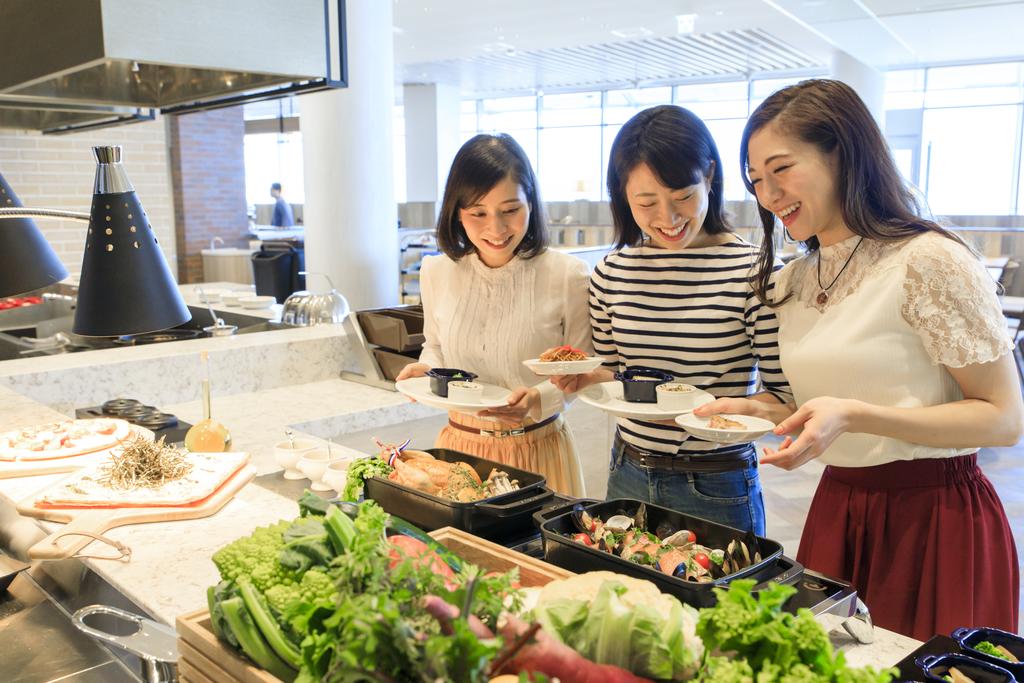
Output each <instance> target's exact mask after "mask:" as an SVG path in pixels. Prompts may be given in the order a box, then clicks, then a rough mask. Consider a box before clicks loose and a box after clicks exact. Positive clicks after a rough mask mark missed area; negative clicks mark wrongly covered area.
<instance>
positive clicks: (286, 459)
mask: <svg viewBox="0 0 1024 683" xmlns="http://www.w3.org/2000/svg"><path fill="white" fill-rule="evenodd" d="M318 445H319V444H318V443H317V442H316V441H313V440H312V439H303V438H301V437H300V438H298V439H293V440H292V441H279V442H278V443H276V444H274V462H276V463H277V464H278V465H280V466H281V467H283V468H284V478H285V479H305V478H306V475H304V474H303V473H302V472H300V471H299V470H298V467H297V465H298V464H299V458H301V457H302V456H303V455H304V454H305V453H308V452H309V451H311V450H313V449H314V448H316V447H317V446H318Z"/></svg>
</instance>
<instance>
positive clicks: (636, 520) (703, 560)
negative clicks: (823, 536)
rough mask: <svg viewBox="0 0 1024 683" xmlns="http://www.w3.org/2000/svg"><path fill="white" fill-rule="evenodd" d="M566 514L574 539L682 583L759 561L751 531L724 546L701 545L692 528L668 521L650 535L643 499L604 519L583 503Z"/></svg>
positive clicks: (707, 579) (706, 580)
mask: <svg viewBox="0 0 1024 683" xmlns="http://www.w3.org/2000/svg"><path fill="white" fill-rule="evenodd" d="M570 514H571V515H572V520H573V523H574V525H575V526H576V528H577V531H576V532H575V533H572V534H566V535H567V536H568V537H569V538H571V539H572V540H574V541H576V542H577V543H581V544H583V545H585V546H588V547H592V548H596V549H598V550H602V551H604V552H607V553H611V554H612V555H617V556H619V557H621V558H622V559H624V560H628V561H630V562H633V563H635V564H640V565H645V566H648V567H651V568H652V569H655V570H657V571H660V572H661V573H663V574H668V575H669V576H675V577H677V578H680V579H683V580H685V581H694V582H697V583H710V582H712V581H714V580H715V579H719V578H722V577H724V576H729V575H730V574H735V573H736V572H738V571H740V570H741V569H745V568H747V567H749V566H751V565H754V564H757V563H759V562H760V561H761V554H760V552H759V550H758V548H759V544H758V542H757V537H756V536H754V535H753V534H751V533H748V534H747V535H746V536H744V537H743V538H734V539H732V540H731V541H730V542H729V544H728V545H727V546H726V547H725V548H709V547H707V546H704V545H700V544H699V543H697V535H696V534H694V533H693V532H692V531H689V530H687V529H677V528H675V527H674V526H672V525H671V524H670V523H668V522H667V521H666V522H662V523H661V524H659V525H658V527H657V528H656V529H655V531H654V533H651V532H650V531H648V529H647V506H646V505H644V504H642V503H641V504H640V507H639V508H638V509H637V512H636V514H634V515H632V516H630V515H626V514H624V513H620V514H617V515H612V516H611V517H609V518H608V519H605V520H602V519H601V518H600V517H595V516H593V515H591V514H590V513H589V512H587V510H586V508H585V507H584V506H583V504H582V503H577V504H576V505H575V506H573V511H572V513H570Z"/></svg>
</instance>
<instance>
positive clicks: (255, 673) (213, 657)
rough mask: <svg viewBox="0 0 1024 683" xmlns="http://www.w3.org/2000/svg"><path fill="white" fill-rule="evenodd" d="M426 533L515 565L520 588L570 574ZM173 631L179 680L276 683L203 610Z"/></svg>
mask: <svg viewBox="0 0 1024 683" xmlns="http://www.w3.org/2000/svg"><path fill="white" fill-rule="evenodd" d="M430 535H431V536H433V537H434V538H435V539H436V540H437V542H438V543H440V544H441V545H443V546H445V547H446V548H448V549H449V550H451V551H452V552H454V553H455V554H456V555H458V556H459V557H461V558H462V559H464V560H466V561H467V562H471V563H473V564H475V565H477V566H478V567H480V568H481V569H486V570H487V571H492V572H495V571H496V572H503V571H508V570H509V569H512V568H513V567H519V580H520V583H521V584H522V585H523V586H525V587H530V586H544V585H546V584H547V583H548V582H549V581H553V580H555V579H565V578H568V577H570V576H574V574H573V573H572V572H570V571H567V570H565V569H562V568H561V567H556V566H554V565H551V564H548V563H547V562H543V561H541V560H538V559H536V558H533V557H530V556H529V555H524V554H523V553H518V552H515V551H514V550H509V549H508V548H505V547H503V546H500V545H498V544H497V543H491V542H490V541H485V540H484V539H482V538H478V537H476V536H474V535H472V534H469V533H466V532H465V531H460V530H458V529H453V528H451V527H445V528H443V529H438V530H437V531H432V532H431V533H430ZM177 629H178V653H179V655H180V657H179V659H178V671H179V673H180V674H181V675H182V680H184V681H192V682H193V683H207V681H216V682H217V683H281V679H279V678H277V677H276V676H273V675H271V674H270V673H269V672H267V671H264V670H263V669H260V668H258V667H256V666H253V665H252V664H250V663H249V662H248V661H247V660H245V659H242V658H241V657H240V656H239V655H238V654H237V653H236V652H235V651H234V650H232V649H230V648H229V647H227V646H226V645H224V644H223V643H221V642H220V641H219V640H217V636H215V635H213V630H212V629H211V627H210V613H209V611H207V610H206V609H201V610H199V611H196V612H191V613H189V614H185V615H182V616H180V617H178V619H177Z"/></svg>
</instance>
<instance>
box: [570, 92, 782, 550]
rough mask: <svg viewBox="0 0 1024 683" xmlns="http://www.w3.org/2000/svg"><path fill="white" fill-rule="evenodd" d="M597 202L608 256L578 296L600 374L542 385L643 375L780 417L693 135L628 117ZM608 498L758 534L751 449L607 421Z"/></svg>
mask: <svg viewBox="0 0 1024 683" xmlns="http://www.w3.org/2000/svg"><path fill="white" fill-rule="evenodd" d="M608 194H609V196H610V198H611V211H612V217H613V220H614V224H615V247H616V248H615V250H614V251H613V252H612V253H611V254H609V255H608V256H606V257H605V259H604V261H603V262H602V263H601V264H600V265H599V266H598V267H597V268H596V269H595V270H594V274H593V276H592V278H591V283H590V311H591V321H592V325H593V333H594V348H595V350H596V351H597V353H598V354H599V355H600V356H602V357H603V359H604V363H603V367H602V368H600V369H598V370H595V371H594V372H592V373H588V374H586V375H574V376H565V377H557V378H554V379H553V380H552V381H553V382H555V383H556V384H557V385H558V386H559V387H560V388H562V389H563V390H564V391H567V392H574V391H578V390H580V389H583V388H584V387H586V386H589V385H591V384H594V383H597V382H606V381H611V380H612V379H613V375H614V371H621V370H626V369H627V368H631V367H650V368H656V369H658V370H663V371H665V372H668V373H671V374H672V375H673V376H674V377H675V378H676V379H677V380H678V381H680V382H684V383H687V384H692V385H694V386H696V387H697V388H699V389H703V390H705V391H708V392H710V393H712V394H713V395H715V396H748V395H753V396H752V398H753V400H755V401H758V402H763V403H759V404H760V405H764V406H765V410H772V409H776V410H777V409H780V408H782V404H783V403H784V402H786V401H789V400H791V395H790V392H789V387H788V386H787V384H786V381H785V378H784V377H783V376H782V373H781V372H780V370H779V357H778V349H777V346H776V332H777V327H778V326H777V323H776V320H775V316H774V314H772V312H771V310H770V309H768V308H767V307H765V306H763V305H762V304H761V302H760V301H759V300H758V298H757V297H756V296H755V295H754V292H753V290H752V289H751V288H750V282H749V277H750V273H751V268H752V266H753V263H754V260H755V254H756V253H757V249H756V247H754V246H753V245H751V244H748V243H747V242H744V241H743V240H742V239H740V238H739V237H738V236H736V234H735V233H733V232H732V230H731V229H730V227H729V224H728V222H727V220H726V217H725V208H724V205H725V202H724V198H723V180H722V161H721V158H720V157H719V154H718V148H717V146H716V145H715V141H714V139H713V138H712V137H711V132H710V131H709V130H708V128H707V126H705V125H704V122H703V121H701V120H700V119H699V118H698V117H697V116H695V115H694V114H693V113H692V112H690V111H688V110H686V109H683V108H682V107H676V106H672V105H665V106H660V107H653V108H651V109H646V110H644V111H642V112H640V113H638V114H637V115H636V116H634V117H633V118H632V119H630V120H629V121H628V122H627V123H626V125H624V126H623V127H622V130H621V131H620V132H619V134H618V135H617V136H616V138H615V142H614V143H613V144H612V149H611V156H610V159H609V162H608ZM759 382H760V383H762V384H763V390H760V391H759ZM784 414H788V411H785V413H784ZM608 497H609V498H636V499H639V500H645V501H648V502H651V503H654V504H656V505H662V506H664V507H668V508H671V509H674V510H678V511H680V512H683V513H685V514H689V515H694V516H697V517H703V518H706V519H710V520H712V521H715V522H719V523H722V524H726V525H728V526H732V527H735V528H737V529H744V530H750V531H754V532H755V533H758V534H762V535H763V534H764V531H765V518H764V501H763V498H762V495H761V482H760V479H759V478H758V473H757V458H756V456H755V453H754V447H753V445H752V444H750V443H738V444H731V445H724V446H720V445H718V444H713V443H709V442H707V441H701V440H700V439H697V438H694V437H692V436H690V435H689V434H687V433H686V432H685V431H683V430H682V428H680V427H679V426H678V425H676V423H675V422H672V421H668V422H661V421H652V420H632V419H621V418H620V419H619V420H618V428H617V430H616V432H615V441H614V446H613V448H612V457H611V470H610V473H609V476H608Z"/></svg>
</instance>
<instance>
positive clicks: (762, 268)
mask: <svg viewBox="0 0 1024 683" xmlns="http://www.w3.org/2000/svg"><path fill="white" fill-rule="evenodd" d="M773 122H775V123H776V125H778V126H779V130H780V131H781V132H782V133H783V134H787V135H793V136H795V137H796V138H797V139H799V140H803V141H804V142H806V143H809V144H812V145H814V146H815V147H817V148H818V149H819V150H820V151H821V152H822V154H832V153H835V154H836V167H837V169H838V172H837V175H836V178H835V185H836V192H837V193H838V196H839V206H840V210H841V212H842V216H843V222H845V223H846V226H847V227H848V228H849V229H850V230H851V231H852V232H853V233H855V234H857V235H860V236H861V237H867V238H870V239H874V240H882V241H889V242H892V241H897V240H903V239H906V238H908V237H913V236H914V235H919V234H921V233H925V232H936V233H938V234H940V235H942V236H943V237H947V238H949V239H951V240H953V241H955V242H959V243H960V244H962V245H963V246H964V247H965V248H967V249H968V250H969V251H971V252H972V253H973V250H972V249H971V248H970V247H969V246H967V244H966V243H965V242H964V241H963V240H961V239H960V238H959V237H958V236H957V235H955V234H954V233H952V232H950V231H949V230H946V229H945V228H943V227H942V226H940V225H939V224H938V223H935V222H934V221H931V220H928V219H926V218H922V217H921V214H922V213H923V210H922V206H921V204H920V203H919V202H918V200H917V197H916V196H915V195H914V193H913V192H911V190H910V188H909V187H908V186H907V185H906V183H904V181H903V177H902V176H901V175H900V173H899V171H898V170H897V168H896V163H895V162H894V161H893V158H892V154H891V153H890V152H889V145H888V144H886V142H885V136H883V135H882V131H881V129H879V127H878V124H877V123H876V122H875V119H874V117H873V116H872V115H871V112H870V111H869V110H868V108H867V105H865V104H864V101H863V100H862V99H861V98H860V96H858V95H857V93H856V91H854V89H853V88H851V87H850V86H848V85H847V84H845V83H843V82H842V81H834V80H830V79H826V78H817V79H811V80H807V81H801V82H800V83H797V84H796V85H791V86H789V87H787V88H783V89H782V90H779V91H778V92H775V93H774V94H772V95H771V96H769V97H768V99H766V100H765V101H764V102H762V103H761V105H760V106H759V107H758V108H757V109H755V110H754V113H753V114H751V115H750V118H749V119H748V120H747V125H746V126H745V127H744V128H743V137H742V138H741V140H740V172H741V173H742V174H743V184H744V185H746V186H747V190H748V191H749V192H750V194H752V195H754V196H756V193H755V192H754V186H753V184H752V183H751V182H750V177H749V175H748V173H747V164H748V157H749V154H748V149H747V148H748V146H749V144H750V138H751V136H753V135H754V133H756V132H757V131H759V130H761V129H762V128H764V127H765V126H767V125H768V124H770V123H773ZM757 210H758V213H759V214H760V216H761V227H762V228H763V229H764V239H763V240H761V253H760V255H759V256H758V262H757V269H756V272H755V274H754V278H753V282H752V288H753V290H754V292H755V293H756V294H757V296H758V297H759V298H760V299H761V300H762V301H764V302H765V303H767V304H768V305H769V306H773V307H774V306H778V305H780V304H782V303H784V302H785V301H786V300H787V299H788V298H789V297H788V296H785V297H783V298H782V299H780V300H778V301H770V300H769V299H768V284H769V281H770V279H771V275H772V271H773V270H774V262H775V240H774V233H775V214H773V213H772V212H771V211H769V210H768V209H766V208H764V207H763V206H761V205H760V204H758V206H757ZM804 244H805V246H806V247H807V249H808V250H809V251H814V250H815V249H817V248H818V238H817V237H811V238H810V239H809V240H807V242H805V243H804Z"/></svg>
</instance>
